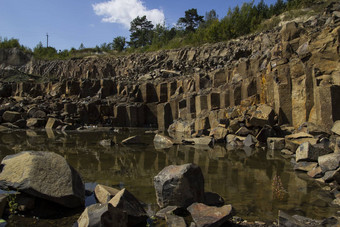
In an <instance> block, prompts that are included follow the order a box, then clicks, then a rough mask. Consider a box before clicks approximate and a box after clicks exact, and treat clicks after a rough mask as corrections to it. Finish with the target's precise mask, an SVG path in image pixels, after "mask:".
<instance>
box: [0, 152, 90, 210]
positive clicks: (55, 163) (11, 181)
mask: <svg viewBox="0 0 340 227" xmlns="http://www.w3.org/2000/svg"><path fill="white" fill-rule="evenodd" d="M1 166H2V172H1V173H0V188H1V189H4V190H6V189H8V188H11V189H15V190H18V191H21V192H24V193H27V194H29V195H33V196H36V197H39V198H42V199H46V200H49V201H52V202H55V203H58V204H61V205H63V206H66V207H70V208H74V207H80V206H83V205H84V203H85V202H84V200H85V189H84V183H83V181H82V179H81V177H80V175H79V174H78V173H77V171H76V170H74V169H73V168H72V167H71V166H70V165H69V164H68V163H67V162H66V160H65V159H64V158H63V157H62V156H60V155H57V154H55V153H52V152H34V151H25V152H21V153H19V154H15V155H8V156H6V157H5V158H4V159H3V160H2V162H1Z"/></svg>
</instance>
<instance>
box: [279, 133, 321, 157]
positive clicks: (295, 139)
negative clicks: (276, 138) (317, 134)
mask: <svg viewBox="0 0 340 227" xmlns="http://www.w3.org/2000/svg"><path fill="white" fill-rule="evenodd" d="M317 141H318V140H317V139H315V138H314V137H313V136H312V135H311V134H308V133H305V132H299V133H295V134H291V135H288V136H286V137H285V143H286V148H287V149H288V150H291V151H293V152H294V151H296V149H297V148H298V147H299V146H300V145H301V144H303V143H305V142H309V143H310V144H312V145H314V144H316V143H317Z"/></svg>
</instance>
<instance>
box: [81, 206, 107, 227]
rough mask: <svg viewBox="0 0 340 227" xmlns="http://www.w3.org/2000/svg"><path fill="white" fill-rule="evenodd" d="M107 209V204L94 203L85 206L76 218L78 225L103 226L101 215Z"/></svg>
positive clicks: (83, 226)
mask: <svg viewBox="0 0 340 227" xmlns="http://www.w3.org/2000/svg"><path fill="white" fill-rule="evenodd" d="M107 211H108V204H100V203H96V204H93V205H90V206H88V207H86V209H85V210H84V211H83V213H82V214H81V215H80V217H79V218H78V220H77V226H78V227H95V226H103V225H102V222H101V219H102V215H103V214H104V213H105V212H107Z"/></svg>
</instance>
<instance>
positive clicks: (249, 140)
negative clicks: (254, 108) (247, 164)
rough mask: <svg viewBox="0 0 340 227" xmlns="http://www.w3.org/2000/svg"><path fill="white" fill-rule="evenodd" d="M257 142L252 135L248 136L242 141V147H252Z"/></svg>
mask: <svg viewBox="0 0 340 227" xmlns="http://www.w3.org/2000/svg"><path fill="white" fill-rule="evenodd" d="M257 142H258V141H257V139H256V138H255V137H254V136H253V135H250V134H249V135H248V136H247V137H246V138H245V140H244V141H243V145H244V146H246V147H254V146H255V145H256V143H257Z"/></svg>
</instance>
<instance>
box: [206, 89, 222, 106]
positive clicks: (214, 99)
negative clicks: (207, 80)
mask: <svg viewBox="0 0 340 227" xmlns="http://www.w3.org/2000/svg"><path fill="white" fill-rule="evenodd" d="M216 109H220V94H219V93H215V92H213V93H210V94H209V95H208V110H216Z"/></svg>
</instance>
